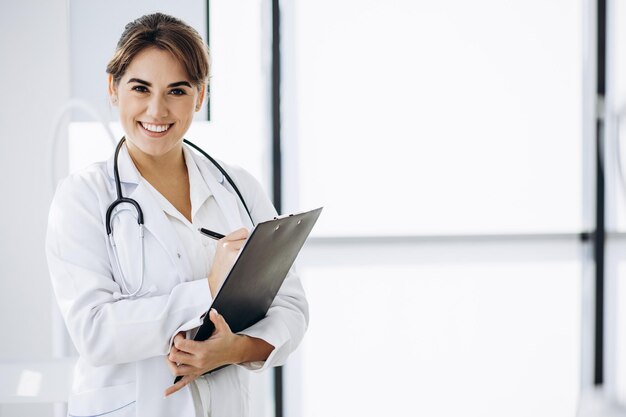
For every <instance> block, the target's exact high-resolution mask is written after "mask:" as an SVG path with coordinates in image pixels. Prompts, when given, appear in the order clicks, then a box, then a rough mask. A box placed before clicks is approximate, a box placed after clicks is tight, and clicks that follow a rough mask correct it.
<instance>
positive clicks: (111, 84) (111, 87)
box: [108, 74, 117, 106]
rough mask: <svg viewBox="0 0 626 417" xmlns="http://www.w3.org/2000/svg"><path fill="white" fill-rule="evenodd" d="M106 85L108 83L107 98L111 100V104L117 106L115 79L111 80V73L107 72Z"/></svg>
mask: <svg viewBox="0 0 626 417" xmlns="http://www.w3.org/2000/svg"><path fill="white" fill-rule="evenodd" d="M108 85H109V99H110V100H111V104H112V105H113V106H117V85H115V81H114V80H113V75H111V74H109V79H108Z"/></svg>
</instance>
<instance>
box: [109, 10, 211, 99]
mask: <svg viewBox="0 0 626 417" xmlns="http://www.w3.org/2000/svg"><path fill="white" fill-rule="evenodd" d="M150 47H155V48H158V49H161V50H163V51H167V52H169V53H170V54H172V56H174V58H176V60H178V62H180V63H181V65H182V66H183V68H184V69H185V71H186V72H187V76H188V77H189V78H190V81H191V82H192V83H193V84H195V86H196V87H198V88H199V87H200V85H201V84H206V85H207V88H208V80H209V51H208V48H207V46H206V44H205V43H204V41H203V40H202V38H201V37H200V35H199V34H198V32H197V31H196V30H195V29H194V28H192V27H191V26H189V25H188V24H186V23H185V22H183V21H182V20H180V19H177V18H175V17H173V16H169V15H166V14H163V13H153V14H148V15H144V16H141V17H140V18H139V19H137V20H134V21H132V22H130V23H129V24H127V25H126V27H125V28H124V32H123V33H122V36H121V37H120V40H119V42H118V43H117V47H116V48H115V54H114V55H113V58H112V59H111V61H109V64H108V65H107V73H108V74H111V75H112V76H113V81H114V82H115V84H118V83H119V81H120V79H121V78H122V77H123V76H124V73H125V72H126V69H127V68H128V65H130V63H131V61H132V60H133V58H134V57H135V56H136V55H137V54H138V53H139V52H141V51H143V50H144V49H146V48H150Z"/></svg>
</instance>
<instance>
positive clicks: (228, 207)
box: [185, 145, 252, 232]
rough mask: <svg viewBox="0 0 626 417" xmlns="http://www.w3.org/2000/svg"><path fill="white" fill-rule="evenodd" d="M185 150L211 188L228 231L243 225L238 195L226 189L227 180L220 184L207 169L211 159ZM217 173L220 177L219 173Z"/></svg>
mask: <svg viewBox="0 0 626 417" xmlns="http://www.w3.org/2000/svg"><path fill="white" fill-rule="evenodd" d="M185 146H186V145H185ZM186 150H187V151H188V153H187V155H189V154H191V155H192V157H193V158H194V161H195V163H196V165H197V166H198V169H199V170H200V174H201V175H202V178H204V181H205V182H206V184H207V186H208V187H209V190H211V193H213V197H214V198H215V201H216V203H217V205H218V207H219V208H220V210H222V213H223V214H224V218H226V222H227V223H228V228H229V230H228V232H232V231H234V230H237V229H239V228H241V227H244V224H243V222H242V220H241V217H242V216H241V212H240V211H239V204H238V197H237V196H236V195H235V194H233V193H232V192H230V191H228V190H227V189H226V187H225V185H226V183H227V181H226V180H224V181H223V182H224V184H223V185H222V184H220V182H219V181H218V180H217V178H215V176H214V175H213V174H212V173H211V171H210V170H209V165H211V166H212V163H211V161H208V160H207V159H206V158H204V156H201V155H198V154H196V153H195V152H192V151H191V150H190V149H189V148H187V149H186ZM216 170H217V168H216ZM219 175H220V177H221V173H220V174H219ZM251 226H252V225H251V224H250V225H248V224H246V227H251Z"/></svg>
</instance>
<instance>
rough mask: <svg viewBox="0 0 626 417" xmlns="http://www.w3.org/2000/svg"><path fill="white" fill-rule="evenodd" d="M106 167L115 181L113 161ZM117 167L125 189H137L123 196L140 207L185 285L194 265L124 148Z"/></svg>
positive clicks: (148, 226) (147, 254)
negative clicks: (184, 252) (133, 185)
mask: <svg viewBox="0 0 626 417" xmlns="http://www.w3.org/2000/svg"><path fill="white" fill-rule="evenodd" d="M107 165H108V169H109V175H110V176H111V178H112V179H113V178H114V177H113V158H111V159H110V160H109V161H108V164H107ZM117 165H118V170H119V173H120V182H121V183H122V189H124V188H126V189H127V190H128V189H130V188H131V187H132V186H131V187H129V186H128V185H129V183H130V184H136V186H135V189H134V190H132V191H130V194H126V193H124V196H126V197H128V198H132V199H133V200H135V201H137V203H139V206H140V207H141V211H142V212H143V220H144V227H145V228H146V230H147V231H148V232H150V233H151V234H152V235H153V236H154V237H155V238H156V240H157V241H158V242H159V243H160V244H161V246H163V247H164V248H165V250H166V251H167V253H168V255H169V257H170V259H171V261H172V263H173V264H174V265H176V266H177V268H176V269H177V270H178V272H179V278H180V281H181V282H183V281H186V279H185V277H188V278H189V277H191V276H192V271H191V264H190V262H189V260H188V259H187V257H186V256H183V251H182V250H181V248H182V245H181V243H180V239H179V238H178V234H177V233H176V231H175V230H174V227H173V226H172V224H171V223H170V220H169V219H168V218H167V215H166V214H165V213H164V212H163V210H162V209H161V207H160V206H159V203H158V202H157V201H156V199H155V198H154V195H153V194H152V191H151V190H150V189H149V188H148V186H147V185H146V184H145V182H144V181H142V180H141V176H140V174H139V172H138V171H137V168H136V167H135V164H134V163H133V161H132V159H131V158H130V155H129V154H128V150H127V149H126V146H124V147H122V149H121V150H120V153H119V158H118V163H117ZM125 186H126V187H125ZM127 192H128V191H127ZM118 207H120V206H118ZM116 210H117V209H116ZM149 256H150V254H149V253H146V259H148V257H149Z"/></svg>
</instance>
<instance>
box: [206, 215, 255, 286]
mask: <svg viewBox="0 0 626 417" xmlns="http://www.w3.org/2000/svg"><path fill="white" fill-rule="evenodd" d="M248 233H249V232H248V229H246V228H244V227H242V228H241V229H237V230H235V231H234V232H232V233H230V234H228V235H226V236H224V237H223V238H222V239H220V240H218V241H217V249H216V251H215V256H214V258H213V265H212V266H211V272H209V277H208V278H209V288H210V289H211V296H212V297H214V298H215V294H217V290H218V289H219V288H220V286H221V285H222V282H223V281H224V279H225V278H226V275H227V274H228V272H230V269H231V268H232V267H233V264H234V263H235V259H237V255H238V254H239V250H241V247H242V246H243V245H244V243H245V242H246V239H248Z"/></svg>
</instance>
